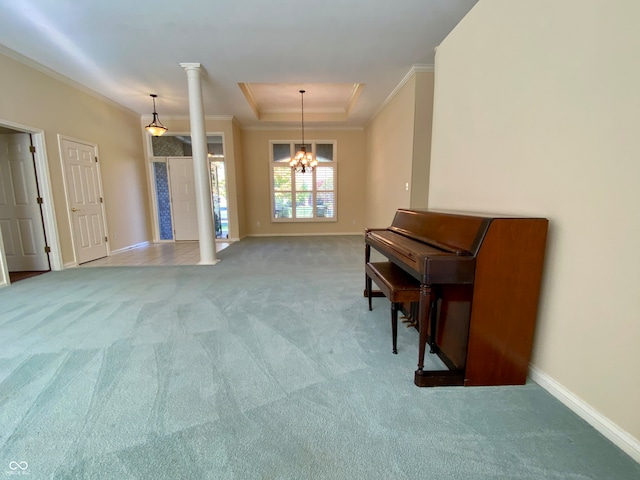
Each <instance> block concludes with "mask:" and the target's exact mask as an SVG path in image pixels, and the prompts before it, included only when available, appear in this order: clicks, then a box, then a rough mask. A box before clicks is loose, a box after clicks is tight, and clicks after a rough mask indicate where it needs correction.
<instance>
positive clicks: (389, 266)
mask: <svg viewBox="0 0 640 480" xmlns="http://www.w3.org/2000/svg"><path fill="white" fill-rule="evenodd" d="M365 273H366V275H367V286H366V288H367V298H368V300H369V310H371V309H372V308H371V297H372V285H371V281H372V280H373V281H374V282H376V285H378V287H379V288H380V291H381V292H382V293H383V294H384V296H385V297H387V298H388V299H389V301H390V302H391V332H392V336H393V353H398V349H397V348H396V344H397V341H398V309H399V308H400V307H401V305H402V303H404V302H419V301H420V282H419V281H418V280H416V279H415V278H413V277H412V276H411V275H409V274H408V273H407V272H405V271H404V270H403V269H402V268H400V267H399V266H397V265H396V264H395V263H391V262H367V264H366V265H365Z"/></svg>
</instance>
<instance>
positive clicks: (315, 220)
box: [269, 139, 338, 223]
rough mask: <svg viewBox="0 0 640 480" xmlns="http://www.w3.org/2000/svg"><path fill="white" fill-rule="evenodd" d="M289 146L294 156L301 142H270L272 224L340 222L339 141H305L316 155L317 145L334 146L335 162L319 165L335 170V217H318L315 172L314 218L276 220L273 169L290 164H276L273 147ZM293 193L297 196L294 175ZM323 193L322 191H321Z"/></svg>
mask: <svg viewBox="0 0 640 480" xmlns="http://www.w3.org/2000/svg"><path fill="white" fill-rule="evenodd" d="M287 143H288V144H289V147H290V155H291V156H293V155H294V154H295V152H294V151H293V150H294V148H295V144H299V143H300V140H269V197H270V201H269V205H270V208H271V210H270V212H269V218H270V219H271V223H328V222H329V223H335V222H337V221H338V142H337V140H307V139H305V144H307V145H308V144H311V151H312V152H313V154H314V155H315V154H316V145H317V144H323V143H324V144H331V145H333V160H332V161H331V162H322V163H318V166H319V167H322V166H331V167H332V168H333V190H330V191H332V192H333V198H334V205H335V207H334V215H333V217H317V216H316V201H315V199H316V194H317V193H318V191H317V190H316V172H315V170H314V172H313V182H312V183H313V190H312V195H313V215H314V216H313V217H311V218H276V217H275V216H274V215H275V213H274V212H275V190H274V185H273V168H274V166H276V165H277V166H284V165H286V166H287V167H288V168H291V167H289V164H288V163H287V164H285V163H282V164H276V163H275V161H274V159H273V145H274V144H287ZM291 186H292V190H291V191H292V193H293V194H295V191H296V190H295V175H292V179H291ZM321 192H322V191H321Z"/></svg>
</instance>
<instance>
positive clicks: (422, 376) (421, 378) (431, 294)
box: [414, 284, 464, 387]
mask: <svg viewBox="0 0 640 480" xmlns="http://www.w3.org/2000/svg"><path fill="white" fill-rule="evenodd" d="M437 305H438V303H437V298H436V294H435V291H434V289H433V288H432V287H431V286H429V285H424V284H422V285H420V307H419V315H418V325H419V331H420V336H419V345H418V369H417V370H416V372H415V375H414V383H415V384H416V385H417V386H418V387H436V386H449V385H451V386H452V385H464V371H462V370H424V354H425V350H426V346H427V326H428V325H427V324H428V323H429V322H431V341H430V347H431V353H437V352H438V346H437V344H436V323H437Z"/></svg>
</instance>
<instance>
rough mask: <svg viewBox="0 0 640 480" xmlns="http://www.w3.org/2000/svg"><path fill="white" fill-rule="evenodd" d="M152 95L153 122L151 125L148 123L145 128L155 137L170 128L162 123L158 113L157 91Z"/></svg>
mask: <svg viewBox="0 0 640 480" xmlns="http://www.w3.org/2000/svg"><path fill="white" fill-rule="evenodd" d="M150 96H151V98H153V120H152V121H151V123H150V124H149V125H147V126H146V127H144V128H145V130H146V131H147V132H149V133H150V134H151V135H153V136H154V137H159V136H160V135H162V134H163V133H164V132H166V131H167V130H168V129H167V127H165V126H164V125H163V124H162V122H161V121H160V119H159V118H158V114H157V113H156V97H157V95H156V94H155V93H151V94H150Z"/></svg>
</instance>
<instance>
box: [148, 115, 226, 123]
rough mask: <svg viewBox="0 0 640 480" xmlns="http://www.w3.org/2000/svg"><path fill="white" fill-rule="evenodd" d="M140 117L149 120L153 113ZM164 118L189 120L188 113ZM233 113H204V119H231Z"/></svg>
mask: <svg viewBox="0 0 640 480" xmlns="http://www.w3.org/2000/svg"><path fill="white" fill-rule="evenodd" d="M140 118H141V119H142V120H143V121H146V120H150V119H152V118H153V115H149V114H146V113H145V114H144V115H141V116H140ZM162 118H163V119H164V120H190V118H191V117H190V116H189V115H162ZM233 118H234V117H233V115H205V116H204V119H205V121H206V120H233Z"/></svg>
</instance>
